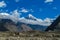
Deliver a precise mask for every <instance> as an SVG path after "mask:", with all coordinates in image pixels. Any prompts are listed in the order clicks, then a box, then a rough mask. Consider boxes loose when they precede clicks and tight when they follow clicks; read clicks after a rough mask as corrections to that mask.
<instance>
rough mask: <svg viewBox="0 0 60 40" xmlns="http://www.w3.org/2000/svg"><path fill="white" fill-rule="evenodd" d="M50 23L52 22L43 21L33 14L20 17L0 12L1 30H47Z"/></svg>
mask: <svg viewBox="0 0 60 40" xmlns="http://www.w3.org/2000/svg"><path fill="white" fill-rule="evenodd" d="M50 21H52V20H50ZM50 24H51V22H47V21H45V22H43V21H42V20H41V19H38V18H36V17H34V16H33V15H31V14H29V15H28V16H27V17H21V18H19V17H18V15H15V16H14V15H10V14H8V13H0V31H11V32H21V31H31V30H37V31H45V30H46V28H47V27H48V26H49V25H50Z"/></svg>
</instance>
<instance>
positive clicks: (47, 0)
mask: <svg viewBox="0 0 60 40" xmlns="http://www.w3.org/2000/svg"><path fill="white" fill-rule="evenodd" d="M44 2H45V3H49V2H53V0H45V1H44Z"/></svg>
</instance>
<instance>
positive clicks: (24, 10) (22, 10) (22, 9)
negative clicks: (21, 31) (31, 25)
mask: <svg viewBox="0 0 60 40" xmlns="http://www.w3.org/2000/svg"><path fill="white" fill-rule="evenodd" d="M20 12H23V13H27V12H29V10H27V9H25V8H21V10H20Z"/></svg>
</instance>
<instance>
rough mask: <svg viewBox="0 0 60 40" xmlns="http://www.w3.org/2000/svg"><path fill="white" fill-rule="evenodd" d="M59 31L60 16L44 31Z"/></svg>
mask: <svg viewBox="0 0 60 40" xmlns="http://www.w3.org/2000/svg"><path fill="white" fill-rule="evenodd" d="M49 30H50V31H60V16H59V17H58V18H57V19H56V20H55V21H54V22H53V23H52V24H51V25H50V26H48V28H47V29H46V30H45V31H49Z"/></svg>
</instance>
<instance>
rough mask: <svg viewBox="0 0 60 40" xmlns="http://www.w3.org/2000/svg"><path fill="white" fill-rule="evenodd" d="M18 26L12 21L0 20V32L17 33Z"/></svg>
mask: <svg viewBox="0 0 60 40" xmlns="http://www.w3.org/2000/svg"><path fill="white" fill-rule="evenodd" d="M16 30H17V28H16V24H15V23H14V22H13V21H12V20H10V19H0V31H16Z"/></svg>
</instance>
